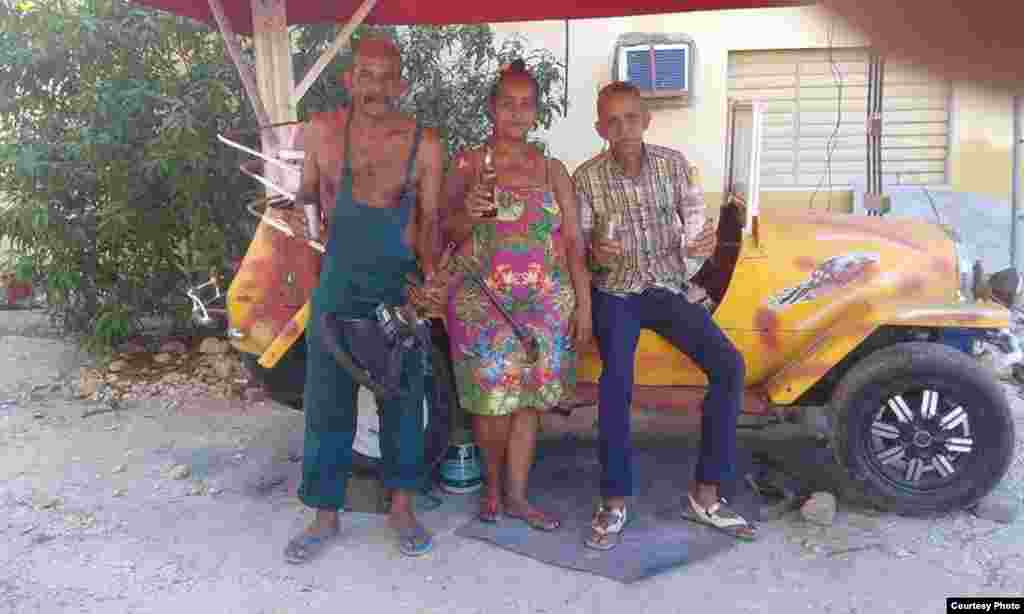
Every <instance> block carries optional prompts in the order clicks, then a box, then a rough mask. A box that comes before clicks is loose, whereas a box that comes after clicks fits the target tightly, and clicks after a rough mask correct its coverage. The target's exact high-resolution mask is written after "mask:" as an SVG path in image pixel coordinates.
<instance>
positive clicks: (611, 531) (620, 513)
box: [583, 505, 629, 551]
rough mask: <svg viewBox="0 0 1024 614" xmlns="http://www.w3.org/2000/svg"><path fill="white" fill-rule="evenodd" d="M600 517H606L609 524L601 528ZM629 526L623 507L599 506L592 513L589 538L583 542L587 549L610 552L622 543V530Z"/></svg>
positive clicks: (627, 514)
mask: <svg viewBox="0 0 1024 614" xmlns="http://www.w3.org/2000/svg"><path fill="white" fill-rule="evenodd" d="M602 516H608V517H609V518H610V520H611V521H610V522H609V523H608V524H607V526H602V524H604V523H602V522H601V520H602ZM627 524H629V513H628V512H627V511H626V508H625V506H623V507H621V508H614V507H605V506H603V505H602V506H601V507H599V508H597V511H596V512H594V518H593V520H591V521H590V536H589V537H588V538H587V539H586V541H584V542H583V545H585V546H586V547H587V548H593V549H594V550H604V551H607V550H611V549H612V548H614V547H615V546H618V545H619V542H620V541H622V530H623V529H624V528H626V525H627ZM602 540H603V541H602Z"/></svg>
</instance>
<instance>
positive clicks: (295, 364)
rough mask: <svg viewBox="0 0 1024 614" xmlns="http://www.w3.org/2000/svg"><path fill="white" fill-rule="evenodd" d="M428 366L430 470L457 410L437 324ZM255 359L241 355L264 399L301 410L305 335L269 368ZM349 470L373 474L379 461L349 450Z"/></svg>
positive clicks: (443, 447)
mask: <svg viewBox="0 0 1024 614" xmlns="http://www.w3.org/2000/svg"><path fill="white" fill-rule="evenodd" d="M432 328H433V331H432V332H433V335H432V338H433V347H432V365H433V369H434V378H435V381H436V382H439V384H437V385H435V387H434V388H435V389H434V391H433V393H434V395H433V398H432V399H430V400H429V401H428V403H429V417H428V420H427V430H426V432H425V433H424V442H423V446H424V458H425V459H426V461H427V463H428V465H429V466H430V467H431V468H433V467H434V466H435V465H436V464H437V463H438V462H440V460H441V458H442V457H443V456H444V453H445V452H446V451H447V450H448V442H449V439H450V435H451V424H452V420H453V419H454V414H455V411H457V409H458V408H457V402H458V396H457V395H456V394H455V380H454V378H453V376H452V371H451V361H450V358H449V355H448V336H447V335H446V334H445V333H444V326H443V325H442V324H441V323H440V322H435V323H433V327H432ZM257 360H258V357H257V356H255V355H252V354H243V355H242V361H243V362H244V363H245V366H246V368H248V369H249V372H250V373H251V374H252V377H253V378H254V379H255V380H257V381H258V382H259V383H260V384H261V385H262V386H263V387H264V389H265V390H266V392H267V396H268V397H270V398H271V399H273V400H274V401H277V402H278V403H281V404H282V405H286V406H288V407H291V408H292V409H296V410H299V411H302V395H303V388H304V386H305V381H306V336H305V335H302V336H301V337H299V339H297V340H296V341H295V343H294V344H293V345H292V347H291V348H289V349H288V351H287V352H286V353H285V355H284V356H282V357H281V359H280V360H279V361H278V362H277V364H276V365H275V366H274V368H273V369H265V368H263V367H261V366H260V365H259V363H257ZM352 468H353V470H355V471H358V472H361V473H370V474H376V473H378V472H379V471H380V459H377V458H373V457H370V456H367V455H365V454H361V453H359V452H358V451H356V450H353V451H352Z"/></svg>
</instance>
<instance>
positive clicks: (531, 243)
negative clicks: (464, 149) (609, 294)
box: [447, 186, 576, 416]
mask: <svg viewBox="0 0 1024 614" xmlns="http://www.w3.org/2000/svg"><path fill="white" fill-rule="evenodd" d="M495 199H496V201H497V203H498V216H497V219H496V221H494V222H493V223H489V224H478V225H477V226H476V227H474V229H473V234H472V238H471V239H470V241H469V243H470V245H469V246H468V249H470V250H472V254H471V258H469V259H468V260H469V262H470V263H471V266H474V267H479V269H478V270H480V271H481V272H482V275H481V277H483V279H484V280H485V281H486V283H487V285H488V287H489V288H490V289H491V290H492V291H493V293H494V295H495V296H496V297H497V298H498V299H499V300H500V301H501V303H502V307H504V308H505V310H506V311H507V312H508V313H509V315H511V316H512V318H513V319H514V320H515V321H516V322H517V323H518V324H519V325H520V326H522V327H523V328H525V329H527V330H528V331H530V333H531V334H532V335H534V337H535V338H536V339H537V341H538V342H539V344H540V360H539V361H538V362H537V363H535V364H533V365H530V364H527V362H526V355H525V352H524V350H523V347H522V344H520V342H519V340H518V339H517V338H516V336H515V333H514V332H513V330H512V326H511V325H510V324H509V323H508V321H507V320H506V319H505V318H504V317H503V316H502V315H501V312H499V311H498V310H497V308H496V307H495V306H494V304H493V303H492V302H491V300H490V299H489V298H488V297H487V295H486V294H484V293H483V292H482V291H481V290H480V288H479V287H477V286H476V285H475V284H473V283H472V282H468V281H465V280H463V279H462V278H461V276H459V277H457V278H456V279H455V283H454V285H453V288H452V293H451V295H450V297H451V298H450V301H449V304H448V318H447V324H448V335H449V337H450V339H451V348H452V361H453V363H454V367H455V379H456V383H457V385H458V390H459V400H460V402H461V404H462V408H463V409H465V410H466V411H467V412H469V413H471V414H477V415H484V416H504V415H509V414H511V413H513V412H515V411H516V410H518V409H521V408H527V407H532V408H535V409H540V410H547V409H551V408H553V407H555V406H556V405H558V404H559V402H560V401H561V400H562V399H563V398H567V397H571V396H572V394H573V393H574V391H575V387H576V354H575V350H574V349H573V347H572V342H571V339H570V337H569V322H570V319H571V318H572V316H573V313H574V310H575V303H576V295H575V292H574V290H573V286H572V283H571V280H570V277H569V274H568V271H567V268H566V264H565V262H564V260H563V256H562V254H561V252H560V250H559V247H558V246H559V245H560V236H561V225H562V211H561V208H560V207H559V203H558V202H557V200H556V199H555V197H554V194H553V192H552V191H551V189H550V188H549V187H547V186H545V187H530V188H503V187H501V186H499V187H497V188H496V189H495ZM466 255H467V256H468V255H470V254H466Z"/></svg>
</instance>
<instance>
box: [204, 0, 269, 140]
mask: <svg viewBox="0 0 1024 614" xmlns="http://www.w3.org/2000/svg"><path fill="white" fill-rule="evenodd" d="M209 3H210V12H211V13H213V18H214V20H216V22H217V28H218V29H219V30H220V34H221V36H223V37H224V45H225V46H227V49H228V56H230V57H231V61H232V62H233V63H234V65H235V69H236V70H238V76H239V77H240V78H241V79H242V87H244V88H245V94H246V96H248V97H249V102H250V103H252V108H253V110H254V111H255V112H256V121H257V122H258V123H259V124H260V125H265V124H269V123H270V122H271V120H270V115H269V114H268V113H267V109H266V107H265V106H264V104H263V100H262V99H261V98H260V92H259V89H258V88H257V86H256V81H255V79H253V74H252V69H251V68H250V67H249V65H248V64H246V63H245V62H243V61H242V50H241V47H240V46H239V44H238V39H237V38H236V37H235V32H234V30H232V29H231V24H230V23H228V18H227V16H226V15H225V14H224V5H222V4H221V2H220V0H209Z"/></svg>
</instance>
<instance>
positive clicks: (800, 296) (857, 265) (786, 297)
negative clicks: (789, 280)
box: [768, 252, 880, 309]
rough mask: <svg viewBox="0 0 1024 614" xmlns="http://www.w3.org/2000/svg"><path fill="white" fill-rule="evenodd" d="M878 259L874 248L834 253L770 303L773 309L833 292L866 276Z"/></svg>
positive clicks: (774, 297) (811, 299) (769, 300)
mask: <svg viewBox="0 0 1024 614" xmlns="http://www.w3.org/2000/svg"><path fill="white" fill-rule="evenodd" d="M879 260H880V258H879V256H878V254H877V253H873V252H872V253H866V252H855V253H852V254H843V255H840V256H833V257H832V258H829V259H828V260H826V261H824V262H822V263H821V264H819V265H818V266H817V267H815V269H814V270H813V271H811V276H810V277H809V278H808V279H807V281H805V282H803V283H801V284H799V285H796V286H790V287H788V288H785V289H784V290H782V291H781V292H779V293H778V294H776V295H775V296H773V297H771V298H770V299H768V305H769V306H770V307H772V308H773V309H781V308H783V307H789V306H790V305H797V304H799V303H806V302H809V301H813V300H815V299H818V298H821V297H822V296H825V295H827V294H831V293H832V292H835V291H836V290H839V289H841V288H844V287H846V286H848V285H850V284H852V283H854V282H856V281H857V280H858V279H861V278H862V277H864V275H865V273H867V271H868V270H869V269H870V268H871V267H872V265H875V264H878V262H879Z"/></svg>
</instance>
